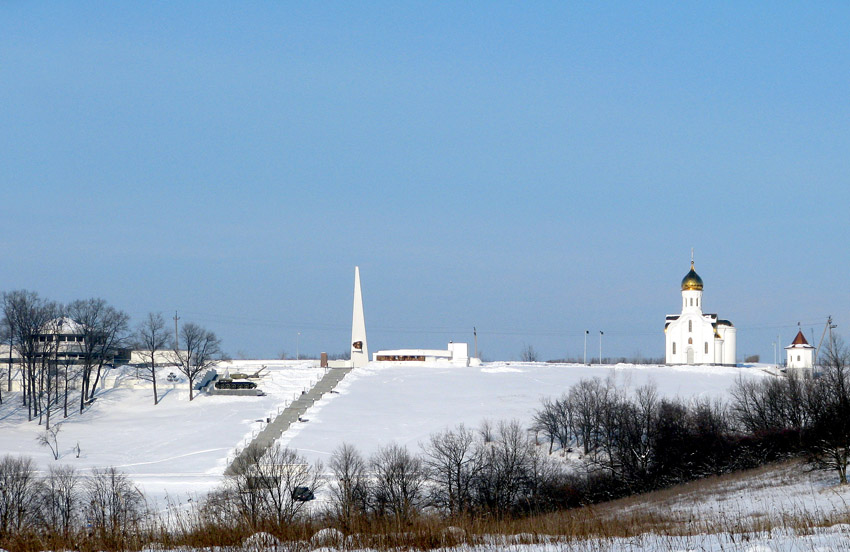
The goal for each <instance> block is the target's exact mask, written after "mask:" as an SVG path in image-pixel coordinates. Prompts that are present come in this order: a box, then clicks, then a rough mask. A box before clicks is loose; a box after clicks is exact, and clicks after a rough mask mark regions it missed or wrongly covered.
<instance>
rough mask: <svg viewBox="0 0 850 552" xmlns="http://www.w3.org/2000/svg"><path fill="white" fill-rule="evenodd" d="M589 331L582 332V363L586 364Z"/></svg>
mask: <svg viewBox="0 0 850 552" xmlns="http://www.w3.org/2000/svg"><path fill="white" fill-rule="evenodd" d="M589 333H590V330H584V363H585V364H587V335H588V334H589Z"/></svg>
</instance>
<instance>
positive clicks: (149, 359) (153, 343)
mask: <svg viewBox="0 0 850 552" xmlns="http://www.w3.org/2000/svg"><path fill="white" fill-rule="evenodd" d="M169 337H170V333H169V331H168V330H167V329H166V327H165V319H164V318H163V317H162V313H161V312H157V313H153V312H151V313H148V316H147V318H145V319H144V320H143V321H142V322H141V323H140V324H139V326H138V327H137V328H136V336H135V338H136V346H137V348H138V354H139V356H141V357H142V360H144V361H145V370H144V371H143V372H142V373H141V375H140V376H139V377H140V378H141V379H144V380H147V381H150V382H151V383H153V403H154V404H157V403H159V397H158V396H157V393H156V359H157V353H158V352H160V351H162V350H164V349H165V348H166V347H167V346H168V340H169Z"/></svg>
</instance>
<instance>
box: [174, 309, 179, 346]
mask: <svg viewBox="0 0 850 552" xmlns="http://www.w3.org/2000/svg"><path fill="white" fill-rule="evenodd" d="M178 320H180V317H179V316H177V311H174V350H175V351H177V350H179V349H180V346H179V343H180V340H179V338H178V336H179V334H178V333H177V321H178Z"/></svg>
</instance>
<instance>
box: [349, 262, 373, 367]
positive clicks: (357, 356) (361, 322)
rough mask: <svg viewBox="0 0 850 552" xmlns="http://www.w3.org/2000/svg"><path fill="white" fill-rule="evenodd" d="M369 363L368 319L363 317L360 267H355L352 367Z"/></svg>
mask: <svg viewBox="0 0 850 552" xmlns="http://www.w3.org/2000/svg"><path fill="white" fill-rule="evenodd" d="M368 362H369V347H368V346H367V345H366V319H365V318H364V317H363V295H362V294H361V292H360V267H359V266H355V267H354V317H353V318H352V321H351V365H352V366H353V367H355V368H357V367H359V366H366V364H368Z"/></svg>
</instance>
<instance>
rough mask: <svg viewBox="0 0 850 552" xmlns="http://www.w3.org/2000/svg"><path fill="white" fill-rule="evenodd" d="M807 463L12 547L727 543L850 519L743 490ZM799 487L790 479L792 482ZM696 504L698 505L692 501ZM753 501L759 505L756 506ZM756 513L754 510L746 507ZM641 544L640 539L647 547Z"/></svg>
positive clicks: (839, 511)
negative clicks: (523, 513) (517, 511)
mask: <svg viewBox="0 0 850 552" xmlns="http://www.w3.org/2000/svg"><path fill="white" fill-rule="evenodd" d="M802 469H803V467H802V465H801V464H800V463H799V462H793V461H792V462H785V463H782V464H776V465H771V466H764V467H761V468H757V469H753V470H748V471H744V472H738V473H735V474H729V475H724V476H718V477H710V478H706V479H703V480H699V481H693V482H690V483H686V484H683V485H679V486H676V487H673V488H669V489H665V490H661V491H655V492H651V493H646V494H642V495H637V496H631V497H628V498H622V499H619V500H614V501H611V502H608V503H604V504H599V505H594V506H587V507H584V508H577V509H574V510H568V511H562V512H557V513H549V514H541V515H534V516H529V517H525V518H521V519H494V518H491V517H475V518H472V517H464V518H453V519H444V518H441V517H439V516H437V515H422V516H420V517H418V518H417V519H415V520H413V521H410V522H405V523H401V522H396V521H393V520H388V519H372V518H370V519H360V520H356V521H354V522H353V523H352V524H351V525H350V526H349V527H347V528H346V530H345V531H344V533H345V541H344V542H338V543H337V542H335V543H316V542H313V543H311V542H310V541H311V537H313V535H315V534H316V532H317V531H319V530H320V529H322V528H324V527H326V526H329V525H332V524H328V523H321V522H320V521H317V520H302V521H299V522H297V523H293V524H288V525H266V526H262V527H249V526H247V525H240V524H238V523H234V524H213V523H208V522H205V521H204V520H203V516H201V515H200V514H199V512H197V511H196V510H192V511H183V512H179V513H178V512H176V511H170V512H169V513H168V514H167V515H166V516H165V518H164V519H159V520H158V521H157V522H156V523H155V524H153V525H152V526H151V527H149V528H147V529H146V530H144V531H138V532H137V533H135V534H134V535H131V536H130V538H128V539H126V540H125V541H124V542H122V543H120V544H117V545H116V544H115V543H105V542H96V541H93V540H91V539H90V538H87V537H86V536H85V535H76V536H71V537H69V538H67V539H64V538H61V537H58V536H55V535H54V536H47V537H46V536H39V537H36V536H33V535H25V536H20V537H16V538H15V539H13V540H7V541H4V542H3V543H2V546H3V547H5V548H7V549H8V550H10V551H11V552H30V551H32V552H34V551H36V550H50V549H52V550H61V549H72V550H80V551H82V552H86V551H88V550H116V549H124V550H138V549H141V548H143V547H145V546H148V547H151V543H156V544H155V545H154V546H153V547H154V548H160V549H166V550H167V549H176V548H180V547H189V548H195V549H198V548H212V547H221V548H224V549H227V548H237V547H241V545H242V543H243V542H244V541H245V539H246V538H248V537H249V536H250V535H252V534H254V533H255V532H258V531H264V532H267V533H270V534H272V535H274V536H275V537H276V538H278V539H279V540H280V541H281V542H283V543H284V545H283V546H282V547H281V548H282V549H287V550H293V551H294V552H295V551H302V550H303V551H307V550H310V549H313V548H316V547H317V546H319V545H320V544H326V545H332V546H334V547H336V548H342V549H349V550H352V549H373V550H381V551H384V550H432V549H435V548H441V547H449V546H456V545H466V546H481V547H483V548H484V549H497V548H503V547H504V546H506V545H511V544H536V543H549V544H551V545H552V546H554V547H556V548H559V549H577V550H604V549H606V543H609V544H610V543H612V542H614V540H616V539H634V542H636V543H644V544H645V543H646V542H647V539H649V540H650V541H651V542H653V543H656V544H658V543H660V544H659V546H660V548H661V549H664V542H669V541H664V540H663V539H675V538H685V539H687V538H691V537H693V538H698V537H699V538H705V535H712V536H713V537H712V538H716V539H718V541H720V540H722V541H723V542H724V543H737V542H745V541H746V540H747V539H749V538H752V537H753V536H754V535H767V534H771V532H776V531H779V532H785V533H786V534H795V535H809V534H812V533H816V532H817V531H818V530H819V528H822V527H830V526H833V525H836V524H850V508H848V507H847V504H846V503H844V502H843V500H842V499H841V496H843V495H839V493H838V492H837V491H836V489H835V488H830V487H829V486H825V487H824V488H817V489H813V491H814V492H815V493H835V495H836V497H837V500H836V501H834V503H835V504H837V506H835V507H828V508H823V509H818V508H815V509H813V510H812V509H807V508H806V507H804V506H803V505H797V506H795V507H791V508H777V509H775V510H773V509H760V508H753V506H752V503H749V504H745V503H744V502H745V501H746V499H743V498H741V497H742V496H743V495H745V494H746V493H752V492H754V491H756V490H758V489H772V488H774V487H776V486H777V485H791V484H797V485H799V484H800V481H801V479H800V473H799V472H800V471H801V470H802ZM789 488H790V487H789ZM707 500H713V501H715V503H717V504H722V505H723V506H722V508H720V509H716V510H712V513H711V515H702V514H700V507H701V505H703V503H704V502H705V501H707ZM690 506H693V508H690ZM748 508H749V509H748ZM741 512H746V515H741ZM637 546H638V548H636V549H639V548H640V545H637Z"/></svg>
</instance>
